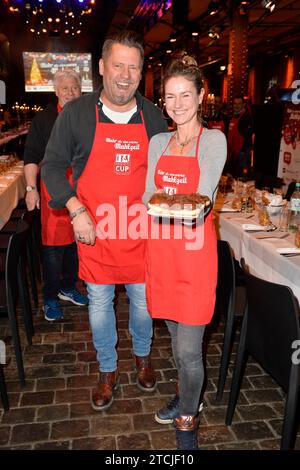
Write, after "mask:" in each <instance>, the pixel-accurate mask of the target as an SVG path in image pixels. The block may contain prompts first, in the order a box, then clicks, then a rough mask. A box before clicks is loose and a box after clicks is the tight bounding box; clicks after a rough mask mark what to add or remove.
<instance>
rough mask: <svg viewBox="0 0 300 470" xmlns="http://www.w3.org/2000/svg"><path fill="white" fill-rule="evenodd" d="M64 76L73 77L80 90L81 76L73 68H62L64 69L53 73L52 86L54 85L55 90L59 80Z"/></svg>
mask: <svg viewBox="0 0 300 470" xmlns="http://www.w3.org/2000/svg"><path fill="white" fill-rule="evenodd" d="M65 78H73V79H74V80H75V81H76V83H77V84H78V86H79V88H80V90H81V76H80V75H79V73H78V72H76V70H73V69H64V70H58V71H57V72H56V74H55V75H54V78H53V86H54V90H55V91H56V90H57V87H58V84H59V82H61V81H62V80H64V79H65Z"/></svg>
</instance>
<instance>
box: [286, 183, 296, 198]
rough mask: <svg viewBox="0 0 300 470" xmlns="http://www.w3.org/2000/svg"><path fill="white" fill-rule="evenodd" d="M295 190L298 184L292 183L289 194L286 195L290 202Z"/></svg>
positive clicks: (289, 186)
mask: <svg viewBox="0 0 300 470" xmlns="http://www.w3.org/2000/svg"><path fill="white" fill-rule="evenodd" d="M295 189H296V182H295V181H291V182H290V184H289V185H288V188H287V192H286V195H285V199H287V200H288V201H290V200H291V195H292V194H293V192H294V191H295Z"/></svg>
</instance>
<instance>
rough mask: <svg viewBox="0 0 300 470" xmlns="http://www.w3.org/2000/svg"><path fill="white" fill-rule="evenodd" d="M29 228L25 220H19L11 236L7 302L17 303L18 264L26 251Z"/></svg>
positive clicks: (8, 253)
mask: <svg viewBox="0 0 300 470" xmlns="http://www.w3.org/2000/svg"><path fill="white" fill-rule="evenodd" d="M28 234H29V226H28V224H27V222H25V220H19V222H18V224H17V229H16V231H15V233H13V234H12V235H11V236H10V239H9V242H8V247H7V254H6V265H5V272H6V275H5V282H6V292H7V295H8V299H7V302H11V301H12V302H13V303H15V302H16V298H17V293H18V289H17V286H18V264H19V262H20V257H21V256H22V254H23V253H24V251H25V249H26V242H27V237H28Z"/></svg>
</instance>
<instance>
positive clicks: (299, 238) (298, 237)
mask: <svg viewBox="0 0 300 470" xmlns="http://www.w3.org/2000/svg"><path fill="white" fill-rule="evenodd" d="M295 246H296V247H297V248H300V228H298V230H297V232H296V233H295Z"/></svg>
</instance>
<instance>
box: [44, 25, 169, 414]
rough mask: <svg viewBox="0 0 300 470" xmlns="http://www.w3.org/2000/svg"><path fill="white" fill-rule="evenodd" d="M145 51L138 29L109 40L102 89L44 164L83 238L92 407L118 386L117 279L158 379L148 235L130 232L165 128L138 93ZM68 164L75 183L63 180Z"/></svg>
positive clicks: (150, 373)
mask: <svg viewBox="0 0 300 470" xmlns="http://www.w3.org/2000/svg"><path fill="white" fill-rule="evenodd" d="M143 56H144V53H143V48H142V46H141V43H140V41H139V39H138V38H137V35H136V34H135V33H133V32H130V31H125V32H123V33H120V34H119V35H117V36H115V37H114V38H111V39H107V40H106V41H105V43H104V45H103V49H102V59H100V62H99V71H100V75H102V76H103V89H102V90H101V91H100V94H99V92H96V93H92V94H89V95H86V96H84V97H82V98H81V99H80V100H79V101H77V102H74V103H72V104H74V106H72V109H71V110H70V109H69V110H66V111H67V112H66V113H62V115H61V116H60V117H59V118H58V120H57V122H56V124H55V126H54V129H53V133H52V135H51V139H50V141H49V145H48V147H47V152H46V157H45V160H44V162H43V168H42V177H43V179H44V181H45V183H46V186H47V189H48V190H49V193H50V194H51V196H52V200H51V202H50V204H51V205H52V206H53V207H59V208H60V207H64V206H66V207H67V208H68V210H69V212H70V217H71V219H72V222H73V228H74V233H75V237H76V238H77V240H78V254H79V275H80V277H81V278H82V279H84V280H85V281H86V283H87V289H88V297H89V317H90V324H91V329H92V333H93V342H94V346H95V348H96V350H97V358H98V361H99V363H100V380H99V383H98V384H97V387H96V389H95V390H94V391H93V395H92V407H93V408H94V409H95V410H104V409H107V408H108V407H109V406H110V405H111V403H112V401H113V392H114V389H115V388H116V386H117V385H118V377H119V374H118V367H117V365H118V364H117V353H116V343H117V330H116V319H115V312H114V308H113V299H114V293H115V285H116V284H124V285H125V288H126V291H127V295H128V297H129V300H130V307H129V332H130V334H131V336H132V343H133V353H134V359H135V364H136V368H137V385H138V386H139V387H140V388H141V389H142V390H144V391H152V390H153V389H154V387H155V384H156V377H155V373H154V370H153V368H152V366H151V362H150V348H151V341H152V320H151V318H150V316H149V314H148V311H147V307H146V299H145V284H144V282H145V259H144V257H145V240H143V239H132V238H130V237H129V236H128V228H129V226H130V222H131V220H132V217H131V216H130V209H131V208H132V207H133V206H134V205H135V204H136V203H141V198H142V195H143V192H144V190H145V178H146V172H147V151H148V141H149V139H150V138H151V137H152V136H153V135H155V134H157V133H158V132H162V131H166V130H167V124H166V122H165V121H164V120H163V118H162V114H161V111H160V110H159V109H158V108H156V107H155V106H154V105H153V104H152V103H150V102H149V101H148V100H146V99H145V98H143V97H142V96H141V95H140V93H138V92H137V88H138V85H139V82H140V79H141V72H142V66H143ZM69 165H71V166H72V168H73V182H74V187H71V186H70V185H69V184H68V181H67V178H66V177H65V170H66V168H67V167H68V166H69ZM107 212H109V213H112V219H113V223H115V226H114V227H113V229H114V233H109V234H108V236H106V237H105V236H103V220H104V219H105V215H107ZM124 213H125V214H126V217H125V219H126V220H124V218H122V217H123V215H124ZM101 227H102V228H101ZM109 228H110V227H109Z"/></svg>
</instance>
